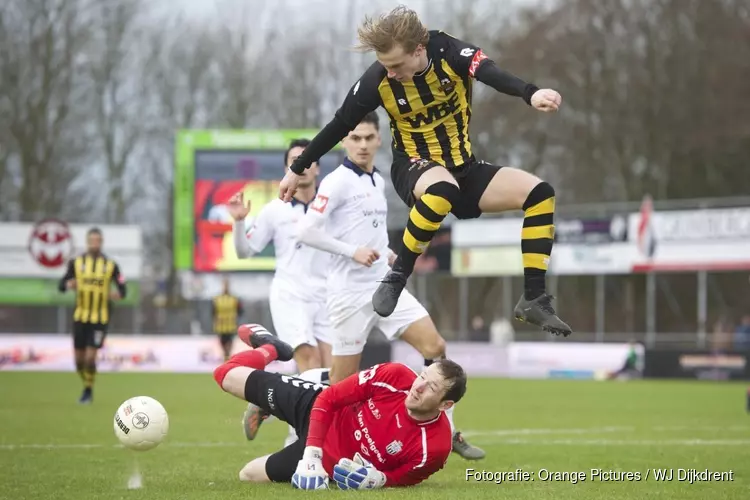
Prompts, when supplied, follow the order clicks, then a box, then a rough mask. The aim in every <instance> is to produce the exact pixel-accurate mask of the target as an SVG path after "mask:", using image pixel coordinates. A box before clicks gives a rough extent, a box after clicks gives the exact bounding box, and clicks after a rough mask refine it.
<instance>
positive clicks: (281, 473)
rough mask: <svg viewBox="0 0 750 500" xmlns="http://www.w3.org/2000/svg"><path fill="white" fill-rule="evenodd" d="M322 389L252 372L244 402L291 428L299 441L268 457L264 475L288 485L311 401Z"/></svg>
mask: <svg viewBox="0 0 750 500" xmlns="http://www.w3.org/2000/svg"><path fill="white" fill-rule="evenodd" d="M325 387H326V386H324V385H322V384H314V383H312V382H308V381H307V380H302V379H299V378H295V377H290V376H288V375H281V374H279V373H269V372H264V371H262V370H255V371H254V372H253V373H251V374H250V376H249V377H248V378H247V382H246V383H245V400H247V401H249V402H250V403H253V404H254V405H257V406H259V407H260V408H262V409H263V410H265V411H267V412H268V413H270V414H272V415H273V416H275V417H276V418H278V419H279V420H283V421H284V422H286V423H288V424H289V425H291V426H292V427H293V428H294V430H295V431H296V432H297V437H298V438H299V439H298V440H297V441H295V442H294V443H292V444H290V445H289V446H287V447H286V448H283V449H281V450H279V451H277V452H276V453H274V454H273V455H271V456H269V457H268V461H267V462H266V475H267V476H268V478H269V479H270V480H271V481H274V482H283V483H288V482H290V481H291V480H292V476H293V475H294V471H295V470H296V469H297V463H298V462H299V461H300V460H302V455H303V454H304V452H305V442H306V441H307V430H308V426H309V425H310V412H311V411H312V407H313V403H315V398H317V397H318V394H320V391H322V390H323V389H324V388H325Z"/></svg>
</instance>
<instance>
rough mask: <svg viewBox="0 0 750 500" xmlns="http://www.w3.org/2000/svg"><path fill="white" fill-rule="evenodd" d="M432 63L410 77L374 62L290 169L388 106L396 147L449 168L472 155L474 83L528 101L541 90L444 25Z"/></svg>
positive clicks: (431, 45)
mask: <svg viewBox="0 0 750 500" xmlns="http://www.w3.org/2000/svg"><path fill="white" fill-rule="evenodd" d="M429 33H430V39H429V42H428V43H427V47H426V51H427V57H428V61H429V62H428V65H427V67H426V68H425V69H424V70H423V71H422V72H421V73H418V74H416V75H414V78H413V79H412V80H410V81H403V82H399V81H397V80H395V79H393V78H389V77H388V71H387V70H386V68H385V67H384V66H383V65H382V64H380V62H378V61H376V62H374V63H373V64H372V65H371V66H370V67H369V68H368V69H367V70H366V71H365V72H364V74H363V75H362V77H361V78H360V79H359V80H358V81H357V82H356V83H355V84H354V85H353V86H352V87H351V89H350V90H349V93H348V94H347V96H346V98H345V99H344V102H343V103H342V105H341V107H340V108H339V109H338V111H337V112H336V116H335V117H334V119H333V120H332V121H331V122H330V123H329V124H328V125H327V126H326V127H325V128H324V129H323V130H322V131H321V132H320V133H319V134H318V135H317V136H316V137H315V138H314V139H313V141H312V143H311V144H310V145H309V146H308V147H307V148H306V149H305V151H304V152H303V153H302V154H301V155H300V156H299V157H298V158H297V160H296V161H295V162H294V164H293V165H292V167H291V169H292V171H294V172H297V173H301V172H302V171H303V170H304V169H305V168H307V167H308V166H309V165H310V163H312V162H313V161H316V160H317V159H318V158H319V157H320V156H322V155H323V154H325V153H326V152H328V151H329V150H330V149H331V148H332V147H333V146H335V145H336V143H337V142H338V141H340V140H341V139H342V138H343V137H345V136H346V134H347V133H348V132H349V131H351V130H353V129H354V128H355V127H356V126H357V125H358V124H359V122H360V121H361V120H362V119H363V118H364V116H365V115H366V114H367V113H369V112H371V111H374V110H375V109H377V108H378V107H381V106H382V107H383V108H384V109H385V111H386V112H387V113H388V117H389V119H390V129H391V134H392V137H393V140H392V148H393V150H394V152H399V153H401V154H404V155H407V156H409V157H411V158H419V159H427V160H431V161H434V162H436V163H439V164H441V165H443V166H444V167H446V168H452V167H457V166H461V165H463V164H464V163H466V162H468V161H469V160H471V159H472V158H473V153H472V144H471V139H470V137H469V123H470V121H471V101H472V86H473V83H474V80H475V79H476V80H477V81H480V82H483V83H485V84H487V85H489V86H491V87H493V88H494V89H496V90H498V91H499V92H503V93H505V94H508V95H513V96H517V97H522V98H523V99H524V101H526V103H527V104H529V103H530V100H531V95H533V93H534V92H535V91H536V90H538V87H536V86H535V85H534V84H531V83H526V82H525V81H523V80H521V79H520V78H517V77H515V76H513V75H512V74H510V73H507V72H505V71H503V70H501V69H500V68H498V67H497V66H496V65H495V63H494V61H492V59H490V58H489V57H488V56H487V55H485V53H484V52H483V51H482V49H481V48H479V47H477V46H476V45H473V44H471V43H468V42H464V41H462V40H459V39H457V38H454V37H452V36H450V35H448V34H447V33H444V32H442V31H437V30H433V31H430V32H429Z"/></svg>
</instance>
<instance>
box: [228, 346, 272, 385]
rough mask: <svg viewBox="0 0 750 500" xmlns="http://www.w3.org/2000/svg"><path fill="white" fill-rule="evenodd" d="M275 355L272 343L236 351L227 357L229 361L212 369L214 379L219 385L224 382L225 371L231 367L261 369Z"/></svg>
mask: <svg viewBox="0 0 750 500" xmlns="http://www.w3.org/2000/svg"><path fill="white" fill-rule="evenodd" d="M277 356H278V354H277V353H276V348H275V347H274V346H272V345H262V346H260V347H258V348H257V349H251V350H249V351H242V352H238V353H237V354H235V355H234V356H232V357H231V358H229V361H227V362H226V363H224V364H223V365H220V366H219V367H217V368H216V369H215V370H214V379H215V380H216V383H217V384H219V386H220V387H221V386H222V385H223V383H224V377H226V376H227V373H229V371H230V370H231V369H232V368H237V367H240V366H246V367H248V368H255V369H256V370H262V369H263V368H265V367H266V365H268V364H269V363H270V362H271V361H274V360H276V358H277Z"/></svg>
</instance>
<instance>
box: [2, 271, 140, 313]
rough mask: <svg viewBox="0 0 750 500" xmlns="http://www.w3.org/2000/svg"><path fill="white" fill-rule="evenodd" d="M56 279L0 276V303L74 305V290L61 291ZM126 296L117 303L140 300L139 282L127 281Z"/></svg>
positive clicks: (132, 302) (125, 303)
mask: <svg viewBox="0 0 750 500" xmlns="http://www.w3.org/2000/svg"><path fill="white" fill-rule="evenodd" d="M57 284H58V280H53V279H46V278H0V304H15V305H44V306H49V305H53V306H56V305H63V306H71V307H73V306H75V301H76V299H75V298H76V295H75V292H74V291H72V290H69V291H67V292H65V293H61V292H60V291H58V289H57ZM127 285H128V294H127V296H126V297H125V298H124V299H123V300H121V301H118V302H117V304H122V305H127V306H133V305H136V304H137V302H138V301H139V300H140V295H141V294H140V291H141V290H140V284H139V283H138V282H137V281H129V282H128V283H127Z"/></svg>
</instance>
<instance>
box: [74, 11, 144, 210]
mask: <svg viewBox="0 0 750 500" xmlns="http://www.w3.org/2000/svg"><path fill="white" fill-rule="evenodd" d="M143 9H144V5H143V3H142V2H141V0H111V1H109V2H102V3H98V4H96V5H95V7H94V9H93V10H95V15H96V21H95V23H94V26H95V29H94V33H93V36H92V39H91V43H90V44H89V52H88V59H89V62H88V64H87V69H88V74H89V76H90V78H91V87H92V89H93V92H92V97H93V99H92V101H93V103H92V104H93V106H92V107H93V110H94V118H95V119H94V123H95V124H96V127H95V131H94V136H95V137H96V139H97V142H98V144H99V147H100V148H101V149H100V154H98V155H97V156H98V157H99V158H101V161H102V163H103V164H104V177H105V185H104V186H103V188H102V189H101V190H100V191H99V193H100V196H101V199H100V200H99V202H100V203H102V206H103V207H104V211H103V212H104V213H105V214H106V220H107V221H109V222H113V223H124V222H126V219H127V215H128V214H127V212H128V208H130V207H134V206H136V205H137V202H138V201H139V199H141V198H143V196H144V190H143V189H142V188H141V186H140V185H139V184H140V183H139V182H137V180H138V178H139V177H140V172H139V171H140V170H141V169H140V168H138V166H137V165H134V159H135V158H134V157H135V156H136V154H137V152H138V147H139V146H140V142H141V140H142V139H143V138H144V136H145V135H146V134H147V133H148V128H149V126H150V125H149V121H148V119H147V116H146V115H147V112H146V110H147V108H148V104H149V103H148V100H147V96H148V92H149V89H148V88H147V84H148V83H147V80H146V78H144V73H145V71H146V69H147V67H146V65H145V64H143V63H144V56H145V54H144V52H145V49H146V47H145V46H144V45H143V43H142V41H141V38H140V36H141V34H142V32H143V27H142V26H141V25H139V24H138V22H139V19H138V13H139V12H142V11H143ZM133 167H135V168H133Z"/></svg>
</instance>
